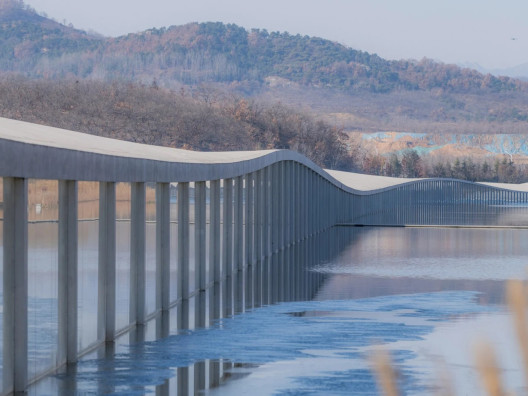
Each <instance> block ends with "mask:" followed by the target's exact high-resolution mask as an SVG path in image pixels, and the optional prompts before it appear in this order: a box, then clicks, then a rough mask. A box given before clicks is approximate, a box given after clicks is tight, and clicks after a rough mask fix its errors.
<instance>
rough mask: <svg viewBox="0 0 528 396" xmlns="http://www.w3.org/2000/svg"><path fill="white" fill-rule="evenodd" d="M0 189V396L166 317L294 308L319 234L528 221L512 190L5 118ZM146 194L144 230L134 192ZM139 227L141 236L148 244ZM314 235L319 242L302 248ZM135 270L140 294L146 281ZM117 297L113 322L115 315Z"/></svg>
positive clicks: (165, 325)
mask: <svg viewBox="0 0 528 396" xmlns="http://www.w3.org/2000/svg"><path fill="white" fill-rule="evenodd" d="M0 177H3V205H2V207H3V213H4V216H3V316H2V321H3V334H2V337H3V340H2V341H3V342H2V345H3V350H2V361H3V366H2V378H3V383H2V389H3V390H4V392H9V391H12V390H15V391H23V390H25V389H27V387H28V385H29V384H30V383H32V382H34V381H35V380H36V379H38V378H40V377H42V376H45V375H47V374H50V373H52V372H54V371H55V370H57V369H58V368H60V367H63V366H65V365H66V364H67V363H75V362H76V361H77V360H78V359H79V357H80V356H81V355H83V354H86V353H88V352H90V351H93V350H95V349H96V348H97V347H99V346H101V345H106V346H107V348H106V351H107V352H110V353H111V352H112V348H113V345H114V341H115V339H116V337H119V336H120V335H123V334H130V337H131V340H132V339H136V340H141V339H142V337H141V334H142V331H143V330H142V329H143V326H146V325H147V323H149V321H150V320H151V319H154V318H156V323H157V324H158V322H159V326H156V329H157V330H158V328H159V334H160V335H161V336H163V335H164V334H168V331H169V327H170V323H169V322H171V321H170V320H169V319H167V315H168V312H169V311H170V310H171V309H173V308H177V312H178V314H177V320H176V326H177V328H180V329H188V328H194V327H203V326H207V325H209V324H210V323H211V322H212V321H214V320H215V319H218V318H222V317H226V316H230V315H232V314H234V313H236V312H243V311H244V310H245V309H249V308H253V307H258V306H261V305H265V304H269V303H273V302H277V301H284V300H285V301H288V300H293V299H299V298H309V297H310V296H311V295H313V293H314V292H315V291H316V290H317V287H318V285H319V284H320V282H321V275H318V274H315V273H312V272H307V271H305V269H306V268H309V267H310V266H311V265H314V264H317V263H319V262H320V261H322V260H327V259H330V258H331V255H332V254H333V253H332V252H333V251H334V250H333V249H331V248H330V247H331V246H332V244H335V243H339V240H337V241H336V240H334V239H333V238H331V236H328V237H323V235H331V233H330V234H329V233H323V231H325V230H328V229H330V228H331V227H333V226H335V225H381V226H388V225H390V226H400V225H475V226H483V225H484V226H488V225H493V226H495V225H504V226H527V225H528V221H527V217H526V206H527V205H528V192H527V191H528V188H526V186H524V185H515V186H505V185H490V184H475V183H469V182H463V181H457V180H451V179H449V180H448V179H426V180H423V179H421V180H420V179H417V180H405V179H392V178H381V177H373V176H364V175H354V174H349V173H344V172H335V171H328V172H327V171H325V170H323V169H321V168H319V167H318V166H316V165H315V164H313V163H312V162H311V161H309V160H308V159H306V158H305V157H303V156H301V155H299V154H297V153H294V152H290V151H279V150H272V151H256V152H231V153H193V152H189V151H184V150H177V149H170V148H162V147H153V146H145V145H140V144H135V143H129V142H120V141H115V140H111V139H105V138H100V137H96V136H91V135H85V134H78V133H75V132H69V131H63V130H58V129H54V128H49V127H43V126H38V125H34V124H28V123H22V122H17V121H11V120H6V119H1V120H0ZM34 179H39V180H54V181H58V188H57V191H56V196H57V197H58V198H57V201H58V208H59V210H58V216H56V217H57V218H56V219H55V220H56V223H57V224H58V227H56V229H55V230H56V241H57V242H56V248H57V257H56V260H55V263H54V264H53V266H54V267H53V268H55V270H52V273H55V272H56V275H57V279H56V290H52V292H51V296H46V297H47V298H48V299H49V301H51V304H52V305H53V307H52V308H51V309H50V312H55V314H53V315H51V314H50V315H51V316H50V318H48V319H49V320H48V321H49V323H48V326H47V328H46V330H42V329H39V327H38V323H36V322H35V323H33V322H31V320H30V319H28V310H30V309H31V310H35V309H36V308H35V307H34V306H33V305H32V304H34V303H35V302H34V301H36V300H35V296H32V295H31V290H29V288H28V278H32V277H33V278H34V281H36V282H37V283H38V280H39V276H42V279H44V276H43V274H44V273H45V272H39V271H34V272H32V270H31V268H32V267H31V265H30V264H31V259H28V249H29V248H28V200H29V199H30V197H29V193H28V183H30V181H31V182H33V180H34ZM86 181H92V182H97V183H98V185H97V188H98V190H99V191H98V197H99V199H98V201H97V202H98V218H97V219H95V220H96V221H97V235H98V237H97V238H98V239H97V243H96V244H95V245H96V246H95V248H94V249H93V251H91V252H92V253H94V256H93V260H92V261H87V260H84V259H81V258H80V256H81V252H80V251H81V250H83V249H84V247H83V246H81V245H82V244H83V243H84V242H82V241H81V242H80V239H81V238H80V235H79V229H80V224H81V223H80V222H79V220H80V219H79V185H80V183H85V182H86ZM55 183H57V182H55ZM117 183H127V184H128V185H129V191H130V193H129V196H130V216H129V217H130V219H129V224H130V231H129V232H130V236H129V247H128V249H129V250H128V253H129V255H128V257H129V259H128V261H127V264H126V270H125V272H126V277H127V279H129V282H128V285H127V288H125V289H126V292H125V294H126V295H122V293H121V292H122V290H121V288H118V287H117V286H116V285H118V284H119V277H120V276H121V275H119V277H118V276H117V273H118V272H117V267H118V266H120V265H121V261H120V260H121V259H118V258H117V256H118V255H119V254H118V253H119V252H117V250H118V249H117V245H116V244H117V242H116V240H117V238H116V236H117V234H118V231H117V229H118V224H119V221H118V220H119V219H118V217H119V216H117V215H116V184H117ZM153 185H154V186H155V194H154V195H155V210H153V211H151V212H154V214H153V215H152V213H151V212H148V213H150V214H151V215H152V216H153V219H152V222H150V221H148V220H149V219H148V218H147V217H150V216H148V215H147V209H146V208H147V206H148V203H147V200H146V196H147V195H148V193H147V190H148V189H149V188H151V186H153ZM151 196H152V194H151ZM0 201H1V200H0ZM171 202H172V204H171ZM171 205H172V206H171ZM174 208H176V209H175V210H171V209H174ZM171 214H172V216H171ZM171 219H173V220H171ZM151 228H152V234H154V235H155V238H152V235H151V233H150V232H147V230H150V229H151ZM149 238H150V239H153V240H154V242H153V244H154V245H153V246H154V247H153V249H152V250H153V254H152V257H153V261H152V262H150V261H149V257H150V256H149V252H148V251H149V246H148V244H149V242H148V241H149ZM321 238H327V240H325V241H323V242H324V243H322V244H318V243H315V241H316V240H317V239H321ZM321 246H323V248H321ZM324 246H328V249H325V248H324ZM83 252H84V250H83ZM94 262H97V264H96V265H95V266H94ZM151 264H152V267H150V265H151ZM28 266H29V267H28ZM91 267H94V268H92V269H93V274H96V279H97V281H96V285H95V287H94V288H93V289H92V290H89V291H88V293H92V294H95V293H96V294H97V297H96V298H94V301H95V304H94V305H95V307H90V306H89V304H87V300H86V301H85V300H82V299H81V298H80V295H81V290H80V287H79V284H80V283H81V282H83V279H81V277H82V274H83V273H85V272H86V271H88V269H89V268H91ZM28 268H29V270H28ZM37 269H38V268H37ZM150 269H152V271H151V272H152V274H153V279H154V282H153V284H149V283H148V282H147V278H148V272H149V270H150ZM53 271H55V272H53ZM119 274H121V272H119ZM173 275H174V276H173ZM96 290H97V292H96ZM149 295H151V296H152V299H153V304H148V298H149ZM83 298H84V297H83ZM81 300H82V301H81ZM120 301H121V302H120ZM122 301H125V303H126V304H125V305H126V309H125V311H126V314H125V316H124V317H125V322H123V321H122V320H120V321H118V320H117V319H116V318H119V317H120V316H119V315H120V313H121V311H122V310H123V303H122ZM37 309H38V308H37ZM90 310H93V311H94V316H93V318H92V319H93V320H92V322H93V326H94V332H93V334H92V333H90V334H88V336H86V334H84V333H85V332H86V331H85V330H84V329H83V326H84V325H85V324H86V323H85V321H84V320H83V319H79V318H84V316H83V315H85V314H86V313H87V312H88V311H90ZM87 317H88V318H90V316H89V315H88V316H87ZM80 320H81V321H82V325H81V324H80V323H79V321H80ZM88 321H89V320H88ZM88 324H89V323H88ZM40 331H42V334H44V333H45V334H46V335H47V336H49V339H47V341H46V342H47V345H46V346H45V347H42V345H41V344H40V343H39V342H38V340H37V341H36V342H33V341H32V339H31V337H30V334H33V335H34V337H36V339H38V338H39V334H40V333H39V332H40ZM30 332H33V333H30ZM81 332H84V333H83V334H81ZM157 332H158V331H157ZM86 337H88V339H86ZM81 338H82V340H81ZM215 364H218V363H214V362H213V363H211V366H210V367H209V368H208V369H207V370H209V371H208V373H209V375H208V377H209V379H210V381H213V382H214V381H216V380H217V376H218V375H219V373H220V371H221V370H216V369H215V367H216V366H214V365H215ZM200 367H201V366H200ZM200 367H199V368H198V369H195V370H197V371H196V372H198V373H201V372H202V371H201V368H200ZM215 373H216V374H215ZM184 376H185V375H184V374H182V378H184ZM185 378H187V377H185ZM197 378H201V377H200V376H198V377H197ZM204 378H205V376H204ZM215 378H216V379H215ZM203 380H205V379H203ZM197 381H198V379H197ZM200 381H202V379H200ZM181 386H182V387H185V383H182V384H181Z"/></svg>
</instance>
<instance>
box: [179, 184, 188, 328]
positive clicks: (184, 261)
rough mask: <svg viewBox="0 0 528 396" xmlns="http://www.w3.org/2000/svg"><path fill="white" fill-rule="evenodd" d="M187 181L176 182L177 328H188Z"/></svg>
mask: <svg viewBox="0 0 528 396" xmlns="http://www.w3.org/2000/svg"><path fill="white" fill-rule="evenodd" d="M189 243H190V240H189V183H178V294H179V299H180V301H181V307H180V309H179V321H178V322H179V323H178V328H180V329H188V328H189V312H188V308H189V306H188V304H189V303H188V301H187V299H188V298H189Z"/></svg>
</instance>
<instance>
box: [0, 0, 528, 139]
mask: <svg viewBox="0 0 528 396" xmlns="http://www.w3.org/2000/svg"><path fill="white" fill-rule="evenodd" d="M0 73H4V74H5V73H15V74H21V75H24V76H26V77H29V78H46V79H65V78H66V79H88V80H102V81H114V80H119V81H123V80H124V81H134V82H140V83H144V84H147V85H155V86H162V87H167V88H170V89H175V90H179V89H185V90H189V91H192V92H196V91H197V90H202V91H203V92H204V91H208V90H209V91H211V92H214V91H218V90H222V91H226V90H227V91H231V92H235V93H236V94H238V95H243V96H247V97H253V98H258V100H265V101H277V100H279V101H282V102H285V103H288V104H289V105H292V106H298V107H301V108H305V109H306V108H308V109H310V110H312V111H313V112H315V113H317V114H319V115H320V116H322V117H325V118H326V119H327V120H329V121H331V122H333V123H336V124H339V125H340V126H342V127H344V128H345V129H346V130H349V131H367V132H368V131H377V130H391V131H409V130H411V131H416V132H425V133H437V132H449V133H501V132H507V133H524V132H526V131H527V130H528V82H523V81H521V80H518V79H513V78H510V77H496V76H494V75H491V74H483V73H480V72H479V71H477V70H474V69H470V68H466V67H459V66H456V65H447V64H443V63H439V62H434V61H432V60H429V59H423V60H420V61H410V60H401V61H389V60H385V59H383V58H381V57H379V56H377V55H375V54H369V53H367V52H363V51H358V50H354V49H352V48H348V47H346V46H344V45H341V44H339V43H336V42H332V41H329V40H325V39H322V38H317V37H309V36H301V35H290V34H288V33H278V32H267V31H266V30H259V29H253V30H250V31H248V30H246V29H244V28H242V27H239V26H236V25H233V24H223V23H191V24H187V25H184V26H171V27H168V28H160V29H150V30H147V31H144V32H140V33H134V34H128V35H125V36H121V37H117V38H109V37H102V36H99V35H97V34H91V33H87V32H84V31H81V30H77V29H75V28H74V27H73V26H64V25H62V24H60V23H57V22H55V21H53V20H51V19H49V18H46V17H44V16H42V15H39V14H38V13H36V12H35V11H34V10H32V9H31V8H29V7H27V6H26V5H24V3H23V2H22V1H20V0H0ZM206 94H207V93H206ZM207 95H208V94H207Z"/></svg>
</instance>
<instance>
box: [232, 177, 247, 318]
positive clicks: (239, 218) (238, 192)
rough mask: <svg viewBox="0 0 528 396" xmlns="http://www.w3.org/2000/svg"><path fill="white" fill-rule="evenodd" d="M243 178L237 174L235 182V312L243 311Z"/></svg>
mask: <svg viewBox="0 0 528 396" xmlns="http://www.w3.org/2000/svg"><path fill="white" fill-rule="evenodd" d="M243 184H244V178H243V177H242V176H239V177H237V178H236V183H235V211H234V215H235V221H234V256H235V257H234V263H235V268H236V269H235V273H236V282H235V283H234V285H235V288H234V293H235V304H236V312H243V311H244V275H243V273H244V265H245V261H244V186H243Z"/></svg>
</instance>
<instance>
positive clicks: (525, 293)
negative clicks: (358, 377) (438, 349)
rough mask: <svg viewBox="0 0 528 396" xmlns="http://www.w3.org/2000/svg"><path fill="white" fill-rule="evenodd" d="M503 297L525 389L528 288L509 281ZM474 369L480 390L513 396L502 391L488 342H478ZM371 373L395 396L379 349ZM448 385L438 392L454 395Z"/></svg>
mask: <svg viewBox="0 0 528 396" xmlns="http://www.w3.org/2000/svg"><path fill="white" fill-rule="evenodd" d="M506 297H507V301H508V308H509V310H510V312H511V314H512V319H513V321H514V326H515V331H516V333H517V339H518V343H519V347H520V353H521V354H522V359H523V363H524V379H525V385H526V389H528V323H527V315H526V311H527V310H528V287H527V286H526V285H525V284H524V283H523V282H522V281H520V280H510V281H508V284H507V290H506ZM475 359H476V367H477V370H478V372H479V373H480V376H481V379H482V385H483V389H484V390H485V391H486V393H487V394H488V395H489V396H513V395H514V393H512V392H505V391H504V389H503V387H502V384H501V379H500V369H499V367H498V365H497V361H496V357H495V352H494V350H493V347H492V346H491V345H490V344H489V343H481V344H479V345H478V346H477V348H476V350H475ZM372 360H373V363H374V365H373V366H374V370H375V373H376V378H377V379H378V384H379V386H380V388H381V389H382V391H383V395H385V396H398V394H399V393H398V389H397V386H396V375H395V370H394V367H393V365H392V363H391V359H390V354H389V353H388V352H387V351H383V350H378V351H377V352H376V353H375V354H374V355H373V359H372ZM448 385H449V384H445V386H444V385H443V384H441V389H440V390H439V393H440V394H442V395H446V394H448V395H453V394H454V391H453V390H452V388H451V386H448Z"/></svg>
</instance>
